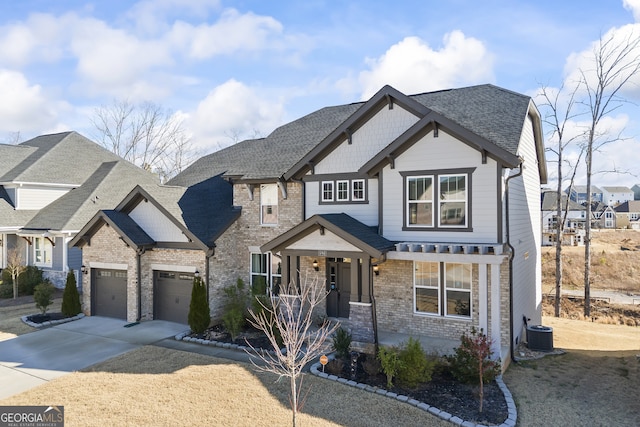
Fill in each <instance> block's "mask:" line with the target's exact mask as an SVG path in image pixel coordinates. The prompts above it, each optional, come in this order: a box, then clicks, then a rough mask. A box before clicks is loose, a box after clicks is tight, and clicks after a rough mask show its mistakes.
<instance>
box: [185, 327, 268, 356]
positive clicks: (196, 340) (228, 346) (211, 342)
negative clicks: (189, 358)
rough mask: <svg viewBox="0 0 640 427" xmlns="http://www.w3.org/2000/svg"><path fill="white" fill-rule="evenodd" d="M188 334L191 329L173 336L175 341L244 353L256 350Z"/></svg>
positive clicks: (250, 353) (266, 351)
mask: <svg viewBox="0 0 640 427" xmlns="http://www.w3.org/2000/svg"><path fill="white" fill-rule="evenodd" d="M189 335H191V331H190V330H189V331H185V332H180V333H179V334H177V335H176V336H175V337H174V338H175V339H176V340H177V341H186V342H193V343H196V344H201V345H210V346H214V347H220V348H226V349H230V350H237V351H244V352H245V353H247V354H249V355H252V353H255V352H256V351H257V349H255V350H254V349H252V348H251V347H249V346H248V345H240V344H234V343H229V342H222V341H214V340H205V339H204V338H193V337H190V336H189ZM260 351H261V352H262V353H263V354H265V353H266V354H271V355H274V356H275V354H276V352H275V351H273V350H265V349H260Z"/></svg>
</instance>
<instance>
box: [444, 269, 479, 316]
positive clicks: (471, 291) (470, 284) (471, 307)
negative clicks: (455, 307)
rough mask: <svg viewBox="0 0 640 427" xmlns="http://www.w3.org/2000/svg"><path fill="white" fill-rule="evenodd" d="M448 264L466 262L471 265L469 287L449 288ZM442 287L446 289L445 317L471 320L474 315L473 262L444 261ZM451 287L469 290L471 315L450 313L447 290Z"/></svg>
mask: <svg viewBox="0 0 640 427" xmlns="http://www.w3.org/2000/svg"><path fill="white" fill-rule="evenodd" d="M447 264H463V265H464V264H466V265H469V277H468V279H469V289H464V288H461V289H458V288H447ZM442 288H443V291H444V317H450V318H455V319H466V320H470V319H471V318H472V317H473V264H468V263H462V262H445V263H444V275H443V278H442ZM449 289H451V290H452V291H459V292H468V293H469V315H468V316H462V315H459V314H449V313H448V310H447V290H449Z"/></svg>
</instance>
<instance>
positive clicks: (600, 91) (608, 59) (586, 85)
mask: <svg viewBox="0 0 640 427" xmlns="http://www.w3.org/2000/svg"><path fill="white" fill-rule="evenodd" d="M591 55H592V56H590V57H589V58H587V59H588V60H589V67H591V68H586V67H585V68H580V70H579V75H580V81H579V84H580V87H581V89H582V90H583V91H584V92H585V93H586V96H585V100H584V101H583V102H582V104H583V105H584V106H585V107H586V109H587V111H588V113H589V121H590V123H589V126H588V129H587V139H586V141H585V156H586V157H585V158H586V177H587V221H586V224H585V252H584V253H585V257H584V315H585V316H590V315H591V212H592V202H593V199H592V195H591V176H592V173H593V172H592V171H593V153H594V151H598V150H599V149H600V148H602V147H603V146H604V145H606V144H609V143H611V142H613V141H617V140H619V139H620V135H618V136H617V137H611V136H609V135H608V132H606V130H603V129H600V128H601V122H602V119H603V118H604V117H606V116H608V115H609V114H611V113H612V112H614V111H615V110H617V109H618V108H620V107H621V106H622V105H623V103H624V102H625V99H624V98H623V97H622V95H621V91H622V89H623V88H625V87H626V86H627V85H628V84H629V83H630V80H631V78H632V77H634V76H635V75H636V74H637V73H638V71H639V70H640V38H638V37H637V35H635V34H633V33H630V34H629V35H626V36H620V37H616V33H614V32H612V33H610V34H609V35H608V36H606V37H602V36H601V37H600V39H599V40H598V42H596V43H595V44H594V47H593V51H592V53H591Z"/></svg>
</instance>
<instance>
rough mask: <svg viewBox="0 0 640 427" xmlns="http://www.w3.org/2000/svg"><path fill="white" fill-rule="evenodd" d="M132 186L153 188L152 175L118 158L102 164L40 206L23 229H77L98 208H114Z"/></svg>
mask: <svg viewBox="0 0 640 427" xmlns="http://www.w3.org/2000/svg"><path fill="white" fill-rule="evenodd" d="M136 185H142V186H144V187H149V188H152V187H155V186H157V181H156V177H155V176H154V175H152V174H150V173H149V172H146V171H144V170H142V169H140V168H138V167H136V166H134V165H133V164H131V163H129V162H127V161H125V160H122V159H120V160H119V161H112V162H105V163H102V164H101V165H99V166H98V167H97V169H95V170H94V172H93V174H92V175H90V176H89V177H88V179H86V181H84V182H83V183H82V185H81V186H80V187H77V188H74V189H73V190H71V191H69V192H68V193H67V194H65V195H64V196H62V197H60V198H59V199H57V200H55V201H54V202H52V203H50V204H49V205H47V206H45V207H44V208H42V209H41V210H40V211H39V212H38V213H37V214H36V215H35V216H34V217H33V218H32V219H31V220H30V221H29V222H28V223H27V224H26V225H25V226H24V228H25V229H49V230H58V231H61V230H65V231H76V230H79V229H81V228H82V227H83V226H84V225H85V224H86V223H87V221H89V219H91V218H92V217H93V216H94V215H95V214H96V213H97V212H98V211H99V210H103V209H113V208H115V207H116V206H117V205H118V203H120V201H122V199H123V198H124V197H125V196H126V195H127V194H128V193H129V192H131V190H132V189H133V188H134V187H135V186H136Z"/></svg>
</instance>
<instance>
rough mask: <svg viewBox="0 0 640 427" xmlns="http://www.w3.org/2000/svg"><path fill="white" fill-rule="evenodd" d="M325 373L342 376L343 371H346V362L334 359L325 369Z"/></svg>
mask: <svg viewBox="0 0 640 427" xmlns="http://www.w3.org/2000/svg"><path fill="white" fill-rule="evenodd" d="M324 369H325V371H326V372H327V373H329V374H331V375H337V376H340V375H342V371H343V370H344V360H342V359H333V360H330V361H329V363H327V364H326V365H325V367H324Z"/></svg>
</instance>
